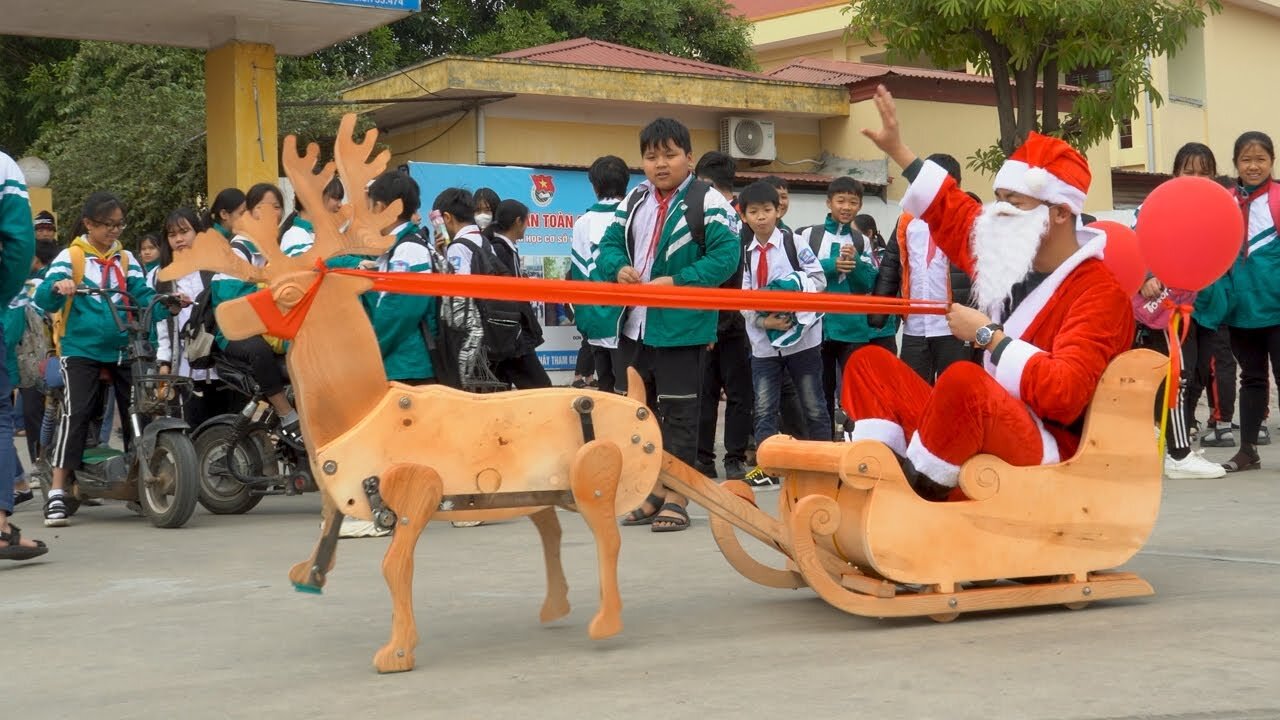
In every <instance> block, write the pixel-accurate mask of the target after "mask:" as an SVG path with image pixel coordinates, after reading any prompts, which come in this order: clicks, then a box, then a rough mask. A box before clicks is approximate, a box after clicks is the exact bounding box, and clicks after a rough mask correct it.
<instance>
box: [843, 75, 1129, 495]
mask: <svg viewBox="0 0 1280 720" xmlns="http://www.w3.org/2000/svg"><path fill="white" fill-rule="evenodd" d="M875 102H876V107H877V109H878V110H879V111H880V119H881V123H882V127H881V128H880V129H879V130H863V131H862V132H863V134H864V135H866V136H867V137H868V138H870V139H871V140H872V141H873V142H874V143H875V144H876V146H877V147H879V148H880V149H881V150H883V151H884V152H885V153H886V154H887V155H888V156H889V157H891V158H893V161H894V162H895V163H897V164H898V165H900V166H901V167H902V168H903V174H904V175H905V176H906V178H907V179H908V181H910V183H911V186H910V187H909V188H908V190H907V193H906V195H905V196H904V197H903V199H902V207H903V209H904V210H905V211H906V212H908V213H911V214H912V215H914V216H916V217H919V218H921V219H923V220H924V221H925V222H926V223H928V225H929V229H930V230H931V231H932V233H933V237H934V240H935V241H936V242H937V244H938V247H939V248H941V249H942V251H943V252H944V253H946V255H947V257H949V258H951V259H952V261H953V262H954V263H955V264H956V265H958V266H959V267H960V268H961V269H963V270H964V271H965V272H966V273H967V274H968V275H969V276H970V277H971V278H973V280H974V284H973V302H974V304H975V305H976V307H968V306H964V305H959V304H953V305H951V307H950V309H949V311H948V313H947V323H948V325H949V327H950V328H951V332H952V333H953V334H955V336H956V337H957V338H959V339H961V340H965V341H970V342H973V343H974V345H976V346H978V347H981V348H984V349H985V353H984V360H985V362H984V366H978V365H976V364H973V363H955V364H953V365H951V366H950V367H948V368H947V370H946V371H945V372H944V373H943V374H942V375H941V376H940V377H939V378H938V381H937V383H936V384H935V385H934V386H933V387H932V388H931V387H930V386H929V385H928V384H927V383H926V382H925V381H924V380H922V379H921V378H920V376H919V375H917V374H916V373H915V372H913V371H912V370H911V369H910V368H909V367H908V366H907V365H906V364H905V363H903V362H901V361H900V360H898V359H897V358H895V357H894V356H893V355H892V354H891V353H889V352H888V351H886V350H884V349H882V348H878V347H868V348H864V349H862V350H859V351H858V352H856V353H854V355H853V356H852V357H851V358H850V359H849V362H848V363H847V364H846V366H845V369H844V385H843V388H844V389H843V397H842V401H843V404H844V407H845V411H846V412H847V413H848V415H849V417H851V418H853V419H854V420H855V421H856V424H855V426H854V431H853V439H854V440H859V439H874V440H879V441H881V442H884V443H885V444H886V445H888V446H889V447H890V448H891V449H892V450H893V451H894V452H895V453H897V454H898V455H899V457H900V458H902V460H903V462H902V466H903V471H904V472H905V473H906V475H907V478H908V480H909V481H910V482H911V485H912V487H914V488H915V489H916V491H917V492H918V493H919V494H920V495H921V496H923V497H926V498H928V499H930V500H943V499H946V498H947V497H948V496H949V495H952V494H953V490H955V488H956V486H957V484H958V482H959V476H960V465H961V464H962V463H964V461H966V460H968V459H969V458H971V457H973V456H974V455H977V454H979V453H990V454H992V455H995V456H996V457H999V458H1001V459H1002V460H1004V461H1006V462H1008V463H1010V464H1012V465H1024V466H1025V465H1039V464H1052V463H1056V462H1059V461H1060V460H1064V459H1067V458H1069V457H1071V455H1072V454H1074V453H1075V451H1076V447H1077V445H1078V444H1079V441H1080V432H1081V425H1082V423H1083V419H1084V413H1085V409H1086V407H1087V406H1088V404H1089V402H1090V401H1091V400H1092V399H1093V393H1094V390H1095V389H1096V388H1097V386H1098V381H1099V380H1100V379H1101V377H1102V373H1103V371H1104V370H1105V369H1106V367H1107V364H1108V363H1110V362H1111V360H1112V359H1113V358H1115V357H1116V356H1117V355H1119V354H1120V353H1122V352H1124V351H1125V350H1127V349H1128V348H1129V346H1130V344H1131V343H1132V340H1133V333H1134V321H1133V309H1132V305H1131V303H1130V301H1129V297H1128V296H1127V295H1125V293H1124V291H1123V290H1121V289H1120V285H1119V284H1118V283H1117V282H1116V279H1115V277H1114V276H1113V275H1112V273H1111V271H1110V270H1108V269H1107V267H1106V266H1105V265H1103V263H1102V261H1101V258H1102V253H1103V249H1104V247H1105V245H1106V236H1105V235H1104V234H1103V233H1101V232H1098V231H1095V230H1092V229H1089V228H1081V227H1078V226H1077V225H1078V223H1077V216H1079V215H1080V213H1081V212H1082V210H1083V207H1084V200H1085V194H1086V193H1087V192H1088V190H1089V182H1090V179H1091V175H1090V172H1089V165H1088V162H1087V161H1086V160H1085V159H1084V157H1082V156H1081V155H1080V153H1078V152H1077V151H1076V150H1074V149H1073V148H1072V147H1071V146H1069V145H1067V144H1066V143H1065V142H1063V141H1061V140H1057V139H1055V138H1050V137H1046V136H1044V135H1039V134H1037V133H1032V134H1031V136H1030V137H1029V138H1027V141H1026V143H1025V144H1023V146H1022V147H1020V148H1018V150H1017V151H1016V152H1014V153H1013V155H1012V156H1010V158H1009V159H1008V160H1007V161H1006V162H1005V164H1004V166H1003V167H1001V169H1000V171H999V173H997V175H996V179H995V196H996V202H995V203H992V204H990V205H986V206H983V205H981V204H980V203H978V202H976V201H974V200H973V199H972V198H970V197H969V196H968V195H966V194H965V193H964V192H963V191H961V190H960V188H959V187H958V186H957V185H956V182H955V180H954V179H952V178H951V176H949V175H948V174H947V172H946V171H945V170H943V169H942V168H941V167H939V166H937V165H935V164H933V163H930V162H923V163H922V162H921V161H920V160H919V159H918V158H917V157H916V155H915V154H914V153H913V152H911V150H910V149H909V148H908V147H907V146H906V144H905V143H903V141H902V138H901V136H900V134H899V131H898V120H897V113H896V110H895V109H894V103H893V97H892V96H891V95H890V94H889V92H888V91H887V90H885V88H884V87H883V86H882V87H880V88H879V89H878V90H877V92H876V97H875Z"/></svg>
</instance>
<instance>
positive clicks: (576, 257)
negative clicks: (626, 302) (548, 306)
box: [569, 198, 622, 349]
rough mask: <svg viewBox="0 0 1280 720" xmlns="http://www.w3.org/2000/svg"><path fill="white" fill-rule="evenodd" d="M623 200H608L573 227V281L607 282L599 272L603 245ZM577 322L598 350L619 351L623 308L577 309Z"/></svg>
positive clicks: (580, 307) (581, 306) (590, 209)
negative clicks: (620, 320)
mask: <svg viewBox="0 0 1280 720" xmlns="http://www.w3.org/2000/svg"><path fill="white" fill-rule="evenodd" d="M620 202H622V198H607V199H604V200H601V201H600V202H598V203H596V204H595V205H592V206H591V207H590V208H588V209H587V211H586V212H585V213H583V214H582V216H581V217H579V218H578V219H577V221H576V222H574V223H573V244H572V249H571V251H570V258H571V259H572V263H571V264H570V266H569V279H570V280H594V281H598V282H600V281H603V282H607V281H609V280H612V278H606V277H603V276H602V275H601V274H600V271H599V264H598V261H599V259H600V241H601V240H602V239H604V233H605V231H606V230H608V229H609V226H610V225H611V224H613V216H614V215H615V214H616V213H617V211H618V203H620ZM573 313H574V314H573V318H574V321H575V322H576V324H577V326H578V332H580V333H582V336H583V337H585V338H586V339H587V343H588V344H590V345H593V346H595V347H601V348H610V349H612V348H616V347H618V318H619V317H621V316H622V308H620V307H614V306H611V305H575V306H574V308H573Z"/></svg>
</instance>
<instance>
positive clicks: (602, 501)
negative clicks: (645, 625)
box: [569, 440, 622, 640]
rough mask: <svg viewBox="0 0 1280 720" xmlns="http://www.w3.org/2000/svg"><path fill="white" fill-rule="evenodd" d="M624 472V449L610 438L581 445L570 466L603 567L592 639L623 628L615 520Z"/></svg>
mask: <svg viewBox="0 0 1280 720" xmlns="http://www.w3.org/2000/svg"><path fill="white" fill-rule="evenodd" d="M621 475H622V451H621V450H619V449H618V446H617V445H616V444H614V443H613V442H612V441H609V440H592V441H591V442H589V443H587V444H586V445H583V446H582V447H581V448H578V453H577V455H575V456H574V458H573V464H572V465H570V466H569V484H570V487H571V488H572V489H573V499H574V502H575V503H576V504H577V506H578V512H580V513H582V517H583V519H584V520H586V521H587V527H589V528H591V532H592V534H593V535H595V538H596V557H597V563H598V564H599V566H600V567H599V571H600V610H599V611H598V612H597V613H596V616H595V617H594V618H592V619H591V625H589V626H588V628H587V635H588V636H590V637H591V639H592V640H600V639H603V638H607V637H609V636H611V635H616V634H618V633H619V632H621V631H622V598H621V596H619V594H618V550H619V548H620V547H621V545H622V538H621V536H619V534H618V523H617V522H616V521H615V519H614V516H615V508H614V498H615V496H616V495H617V492H618V478H619V477H620V476H621Z"/></svg>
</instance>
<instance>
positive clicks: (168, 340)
mask: <svg viewBox="0 0 1280 720" xmlns="http://www.w3.org/2000/svg"><path fill="white" fill-rule="evenodd" d="M152 287H154V285H153V286H152ZM202 292H204V279H203V278H202V277H200V271H199V270H197V271H195V272H192V273H188V274H186V275H183V276H182V277H180V278H178V279H177V280H174V281H173V293H174V294H182V295H186V296H187V297H189V298H191V299H192V300H195V299H196V298H198V297H200V293H202ZM193 310H195V306H194V305H188V306H187V307H184V308H182V309H181V310H179V311H178V315H177V317H170V318H168V319H166V320H163V321H161V322H159V323H157V324H156V362H158V363H160V364H163V365H168V366H169V367H170V368H172V370H173V373H174V374H175V375H181V376H182V377H189V378H191V379H192V380H195V381H197V382H205V381H209V380H215V379H217V377H218V374H217V373H216V372H214V371H213V370H211V369H210V370H195V369H192V367H191V364H190V363H188V362H187V353H186V352H185V351H184V349H183V347H182V342H181V339H180V338H179V334H180V332H181V330H182V327H183V326H184V325H186V324H187V321H188V320H190V319H191V313H192V311H193ZM174 358H177V362H174Z"/></svg>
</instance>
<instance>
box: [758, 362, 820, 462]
mask: <svg viewBox="0 0 1280 720" xmlns="http://www.w3.org/2000/svg"><path fill="white" fill-rule="evenodd" d="M784 372H786V373H787V374H788V375H790V376H791V382H792V384H794V385H795V388H796V394H797V395H799V396H800V407H801V408H803V410H804V419H805V426H806V429H807V430H808V437H804V438H800V439H801V440H830V439H831V417H830V416H829V415H827V404H826V403H825V402H824V401H823V400H822V392H823V390H822V349H821V347H812V348H809V349H808V350H801V351H800V352H798V353H796V354H794V355H785V356H784V355H774V356H771V357H764V358H762V357H755V356H754V355H753V356H752V357H751V382H752V384H753V385H754V386H755V394H756V418H755V433H756V447H759V446H760V443H762V442H764V441H765V438H768V437H770V436H772V435H777V434H778V415H779V411H780V410H779V408H780V405H781V396H782V373H784Z"/></svg>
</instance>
